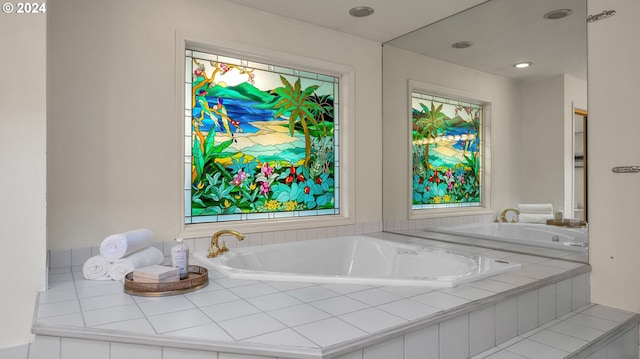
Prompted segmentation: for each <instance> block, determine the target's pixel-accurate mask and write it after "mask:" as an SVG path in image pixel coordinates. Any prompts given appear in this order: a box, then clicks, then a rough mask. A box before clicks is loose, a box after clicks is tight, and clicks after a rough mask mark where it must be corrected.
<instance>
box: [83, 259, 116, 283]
mask: <svg viewBox="0 0 640 359" xmlns="http://www.w3.org/2000/svg"><path fill="white" fill-rule="evenodd" d="M109 266H111V261H110V260H108V259H107V258H105V257H103V256H101V255H97V256H93V257H91V258H89V259H87V261H86V262H84V265H83V266H82V275H83V276H84V279H89V280H111V278H109Z"/></svg>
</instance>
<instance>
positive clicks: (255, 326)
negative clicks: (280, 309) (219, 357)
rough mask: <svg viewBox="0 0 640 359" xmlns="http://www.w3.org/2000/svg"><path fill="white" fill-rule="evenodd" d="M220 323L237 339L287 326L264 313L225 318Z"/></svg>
mask: <svg viewBox="0 0 640 359" xmlns="http://www.w3.org/2000/svg"><path fill="white" fill-rule="evenodd" d="M218 325H220V327H222V329H224V330H225V331H226V332H227V333H229V334H230V335H231V336H232V337H234V338H235V339H236V340H242V339H245V338H249V337H255V336H258V335H262V334H266V333H269V332H274V331H276V330H280V329H284V328H285V326H284V325H283V324H282V323H280V322H279V321H277V320H275V319H273V318H272V317H270V316H268V315H266V314H264V313H258V314H251V315H247V316H244V317H240V318H234V319H229V320H223V321H220V322H218Z"/></svg>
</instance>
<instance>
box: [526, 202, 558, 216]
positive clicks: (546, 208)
mask: <svg viewBox="0 0 640 359" xmlns="http://www.w3.org/2000/svg"><path fill="white" fill-rule="evenodd" d="M518 210H519V211H520V213H535V214H553V205H552V204H551V203H539V204H537V203H534V204H527V203H520V204H519V205H518ZM552 219H553V218H552Z"/></svg>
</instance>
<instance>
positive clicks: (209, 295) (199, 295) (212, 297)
mask: <svg viewBox="0 0 640 359" xmlns="http://www.w3.org/2000/svg"><path fill="white" fill-rule="evenodd" d="M185 297H187V298H188V299H189V300H190V301H191V302H192V303H193V304H195V305H196V306H198V307H206V306H208V305H214V304H220V303H225V302H231V301H233V300H238V299H240V297H238V296H237V295H235V294H233V293H231V292H230V291H229V290H228V289H221V290H211V291H208V292H194V293H189V294H185Z"/></svg>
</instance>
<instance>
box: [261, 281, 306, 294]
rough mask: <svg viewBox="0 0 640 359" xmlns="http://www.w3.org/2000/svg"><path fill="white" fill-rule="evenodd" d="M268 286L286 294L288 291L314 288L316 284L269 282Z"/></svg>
mask: <svg viewBox="0 0 640 359" xmlns="http://www.w3.org/2000/svg"><path fill="white" fill-rule="evenodd" d="M267 284H268V285H270V286H272V287H274V288H276V289H278V290H279V291H282V292H286V291H288V290H293V289H299V288H305V287H312V286H314V285H315V284H313V283H302V282H276V281H273V282H267Z"/></svg>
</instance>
